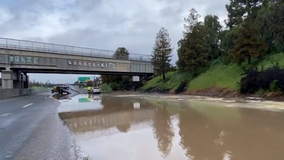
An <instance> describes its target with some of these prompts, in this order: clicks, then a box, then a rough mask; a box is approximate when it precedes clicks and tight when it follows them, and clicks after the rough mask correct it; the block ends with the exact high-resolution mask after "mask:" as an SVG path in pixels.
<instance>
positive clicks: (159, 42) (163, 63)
mask: <svg viewBox="0 0 284 160" xmlns="http://www.w3.org/2000/svg"><path fill="white" fill-rule="evenodd" d="M170 41H171V40H170V37H169V33H168V30H167V29H165V28H163V27H162V28H161V29H160V31H159V32H158V34H157V36H156V41H155V45H154V48H153V52H152V59H151V61H152V65H153V66H154V71H155V72H156V73H157V74H159V75H161V74H162V76H163V80H165V79H166V76H165V73H166V72H167V71H169V70H170V67H171V64H170V62H171V57H172V48H171V42H170Z"/></svg>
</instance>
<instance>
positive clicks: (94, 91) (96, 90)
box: [93, 88, 101, 94]
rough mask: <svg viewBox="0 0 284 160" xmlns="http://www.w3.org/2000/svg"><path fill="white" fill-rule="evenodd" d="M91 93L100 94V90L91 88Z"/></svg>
mask: <svg viewBox="0 0 284 160" xmlns="http://www.w3.org/2000/svg"><path fill="white" fill-rule="evenodd" d="M93 93H94V94H101V89H100V88H93Z"/></svg>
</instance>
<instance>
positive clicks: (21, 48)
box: [0, 38, 153, 89]
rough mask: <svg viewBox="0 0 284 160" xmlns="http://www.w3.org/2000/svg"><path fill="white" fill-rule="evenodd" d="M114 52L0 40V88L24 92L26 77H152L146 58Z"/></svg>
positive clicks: (26, 83)
mask: <svg viewBox="0 0 284 160" xmlns="http://www.w3.org/2000/svg"><path fill="white" fill-rule="evenodd" d="M114 52H115V51H109V50H100V49H93V48H85V47H76V46H68V45H61V44H52V43H43V42H36V41H27V40H18V39H9V38H0V70H1V72H2V88H4V89H12V88H28V81H29V79H28V76H27V73H60V74H101V75H103V74H123V75H138V76H148V75H152V74H153V66H152V64H151V62H150V56H149V55H142V54H130V55H129V58H127V59H126V58H124V57H114V56H113V54H114Z"/></svg>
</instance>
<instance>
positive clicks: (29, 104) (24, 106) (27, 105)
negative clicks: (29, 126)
mask: <svg viewBox="0 0 284 160" xmlns="http://www.w3.org/2000/svg"><path fill="white" fill-rule="evenodd" d="M31 105H33V103H30V104H27V105H25V106H23V107H22V108H27V107H28V106H31Z"/></svg>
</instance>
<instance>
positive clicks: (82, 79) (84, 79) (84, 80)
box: [78, 77, 91, 82]
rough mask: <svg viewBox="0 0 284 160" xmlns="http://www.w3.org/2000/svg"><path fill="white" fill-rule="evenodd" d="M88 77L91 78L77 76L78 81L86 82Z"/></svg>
mask: <svg viewBox="0 0 284 160" xmlns="http://www.w3.org/2000/svg"><path fill="white" fill-rule="evenodd" d="M90 79H91V78H90V77H78V81H79V82H86V81H88V80H90Z"/></svg>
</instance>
